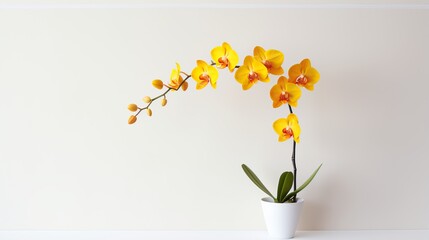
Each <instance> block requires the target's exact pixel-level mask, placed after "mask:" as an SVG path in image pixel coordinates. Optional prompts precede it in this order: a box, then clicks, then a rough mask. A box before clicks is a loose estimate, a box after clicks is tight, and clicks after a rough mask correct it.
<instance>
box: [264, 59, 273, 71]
mask: <svg viewBox="0 0 429 240" xmlns="http://www.w3.org/2000/svg"><path fill="white" fill-rule="evenodd" d="M263 64H264V65H265V67H267V68H268V69H271V68H272V67H273V64H272V63H271V62H270V61H267V60H265V61H264V62H263Z"/></svg>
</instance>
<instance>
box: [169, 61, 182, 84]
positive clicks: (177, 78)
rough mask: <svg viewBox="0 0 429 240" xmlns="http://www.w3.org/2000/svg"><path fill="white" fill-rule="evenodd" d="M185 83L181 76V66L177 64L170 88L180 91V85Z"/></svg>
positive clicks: (171, 76)
mask: <svg viewBox="0 0 429 240" xmlns="http://www.w3.org/2000/svg"><path fill="white" fill-rule="evenodd" d="M182 82H183V78H182V76H180V65H179V63H176V68H174V69H173V70H172V71H171V75H170V83H169V84H168V86H169V87H170V88H173V89H172V90H179V89H178V88H179V86H180V84H181V83H182Z"/></svg>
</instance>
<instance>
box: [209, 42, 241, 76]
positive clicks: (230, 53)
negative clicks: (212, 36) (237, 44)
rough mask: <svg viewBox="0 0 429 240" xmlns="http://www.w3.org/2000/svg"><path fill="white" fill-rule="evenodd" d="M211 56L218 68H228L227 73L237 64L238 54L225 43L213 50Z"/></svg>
mask: <svg viewBox="0 0 429 240" xmlns="http://www.w3.org/2000/svg"><path fill="white" fill-rule="evenodd" d="M211 55H212V59H213V62H214V63H215V64H216V66H217V67H218V68H221V69H223V68H226V67H228V69H229V71H230V72H232V71H234V68H235V66H237V64H238V54H237V53H236V52H235V51H234V50H233V49H232V48H231V46H230V45H229V44H228V43H226V42H224V43H222V46H218V47H215V48H213V49H212V51H211Z"/></svg>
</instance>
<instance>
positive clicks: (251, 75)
mask: <svg viewBox="0 0 429 240" xmlns="http://www.w3.org/2000/svg"><path fill="white" fill-rule="evenodd" d="M258 79H259V76H258V74H257V73H255V72H250V73H249V81H251V82H253V81H256V80H258Z"/></svg>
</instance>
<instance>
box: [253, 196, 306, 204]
mask: <svg viewBox="0 0 429 240" xmlns="http://www.w3.org/2000/svg"><path fill="white" fill-rule="evenodd" d="M261 201H262V202H263V203H273V204H297V203H302V202H304V198H297V201H296V202H293V203H290V202H284V203H276V202H274V200H273V199H272V198H271V197H263V198H262V199H261Z"/></svg>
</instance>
